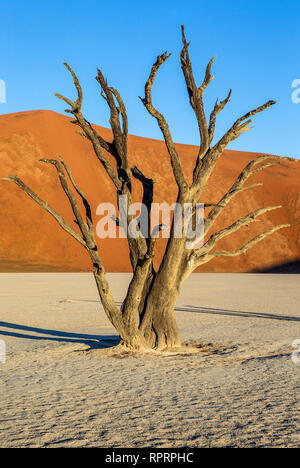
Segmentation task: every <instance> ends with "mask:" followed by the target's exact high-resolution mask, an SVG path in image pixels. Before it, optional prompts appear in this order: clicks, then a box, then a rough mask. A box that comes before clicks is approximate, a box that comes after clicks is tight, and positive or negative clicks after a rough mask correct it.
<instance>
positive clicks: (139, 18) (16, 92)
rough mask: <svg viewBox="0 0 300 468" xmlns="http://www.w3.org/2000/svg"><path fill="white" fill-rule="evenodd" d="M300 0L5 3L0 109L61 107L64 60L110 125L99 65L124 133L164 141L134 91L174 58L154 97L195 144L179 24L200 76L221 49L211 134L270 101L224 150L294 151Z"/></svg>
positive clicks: (66, 82)
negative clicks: (124, 117)
mask: <svg viewBox="0 0 300 468" xmlns="http://www.w3.org/2000/svg"><path fill="white" fill-rule="evenodd" d="M299 18H300V2H299V0H287V1H283V0H272V1H271V0H261V1H258V0H251V1H248V2H241V1H236V0H227V1H224V0H222V1H221V0H212V1H210V2H207V1H202V0H190V1H185V2H183V1H179V0H164V1H157V0H151V1H150V2H148V1H136V0H132V1H120V0H114V1H113V2H104V1H101V0H85V1H78V0H72V1H69V0H60V1H58V0H51V1H49V0H44V1H43V2H41V1H33V0H28V1H20V0H15V1H14V2H11V3H9V2H5V3H4V2H1V30H0V40H1V45H2V47H1V69H0V79H3V80H5V82H6V86H7V102H6V103H5V104H0V113H1V114H6V113H10V112H18V111H26V110H33V109H51V110H54V111H57V112H60V113H63V112H64V109H65V105H64V103H62V102H61V101H59V100H57V98H55V97H54V96H53V93H54V92H59V93H62V94H65V95H67V96H69V97H73V96H74V91H73V87H72V80H71V79H70V76H69V75H68V73H67V71H66V70H65V68H64V67H63V66H62V62H63V61H67V62H68V63H69V64H70V65H71V66H72V67H73V68H74V69H75V71H76V72H77V74H78V76H79V78H80V80H81V84H82V86H83V89H84V94H85V104H84V109H85V113H86V117H87V118H88V119H89V120H90V121H92V122H94V123H98V124H100V125H103V126H108V120H107V117H108V115H107V111H106V108H105V102H104V101H103V99H102V98H100V93H99V89H98V84H97V82H96V81H95V80H94V77H95V74H96V66H97V65H98V66H99V67H100V68H101V69H102V71H103V73H104V75H105V76H106V77H107V78H108V81H109V83H110V84H111V85H112V86H114V87H116V88H118V89H119V91H120V93H121V95H122V96H123V99H124V101H125V103H126V105H127V109H128V116H129V131H130V133H132V134H135V135H141V136H144V137H150V138H157V139H161V134H160V131H159V129H158V128H157V125H156V121H155V120H154V119H153V118H152V117H150V116H149V115H148V113H147V112H146V110H145V108H144V107H143V105H142V103H141V102H140V101H139V99H138V96H139V95H142V94H143V87H144V83H145V81H146V79H147V76H148V74H149V70H150V67H151V65H152V64H153V62H154V61H155V59H156V56H157V55H158V54H160V53H162V52H164V51H166V50H167V51H169V52H171V53H172V57H171V58H170V59H169V60H168V61H167V63H166V64H165V65H164V66H163V68H162V69H161V70H160V72H159V74H158V75H157V79H156V82H155V88H154V89H153V101H154V103H155V105H156V107H158V108H159V109H160V110H161V111H162V112H163V113H164V114H165V116H166V118H167V119H168V121H169V124H170V128H171V131H172V133H173V137H174V140H175V141H177V142H182V143H188V144H198V141H199V136H198V132H197V127H196V123H195V119H194V116H193V113H192V110H191V109H190V107H189V103H188V99H187V93H186V89H185V86H184V81H183V77H182V74H181V69H180V61H179V52H180V48H181V38H180V24H185V25H186V35H187V38H188V39H191V46H190V55H191V58H192V61H193V66H194V72H195V75H196V76H197V77H198V80H199V82H200V81H201V79H202V78H203V73H204V69H205V65H206V63H207V62H208V61H209V59H210V58H211V57H212V56H214V55H217V60H216V62H215V65H214V68H213V74H214V75H215V80H214V81H213V82H212V84H211V85H210V86H209V89H208V92H207V95H206V103H207V109H208V111H209V110H210V109H211V107H212V106H213V104H214V102H215V99H216V98H217V97H219V98H224V97H225V96H226V94H227V92H228V89H229V88H232V90H233V94H232V98H231V102H230V104H229V105H228V106H227V108H226V110H225V111H223V113H222V114H221V115H220V116H219V120H218V125H217V136H221V134H222V132H225V131H226V129H227V128H228V127H229V126H230V125H231V123H232V122H233V121H234V120H235V119H236V118H237V117H239V116H240V115H242V114H244V113H245V112H247V111H248V110H250V109H252V108H254V107H257V106H258V105H261V104H263V103H264V102H265V101H267V100H269V99H274V100H276V101H277V104H276V106H273V107H272V108H271V109H269V110H267V111H265V112H264V113H263V114H261V115H260V116H258V117H256V120H255V128H254V129H253V130H251V131H250V132H247V133H246V134H244V135H243V136H242V137H240V139H238V140H237V141H236V142H234V143H233V144H232V145H231V147H230V148H232V149H240V150H246V151H258V152H267V153H274V154H279V155H283V156H293V157H298V158H299V157H300V138H299V136H300V131H299V130H300V104H298V105H297V104H293V103H292V100H291V93H292V91H293V89H292V86H291V84H292V81H293V80H295V79H299V78H300V47H299V44H300V27H299Z"/></svg>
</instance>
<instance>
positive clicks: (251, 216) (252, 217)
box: [201, 206, 282, 252]
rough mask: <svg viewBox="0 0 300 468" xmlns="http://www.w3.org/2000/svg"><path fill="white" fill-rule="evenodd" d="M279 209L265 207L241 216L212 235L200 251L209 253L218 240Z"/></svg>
mask: <svg viewBox="0 0 300 468" xmlns="http://www.w3.org/2000/svg"><path fill="white" fill-rule="evenodd" d="M279 208H282V207H281V206H267V207H263V208H258V209H257V210H255V211H252V212H251V213H248V214H247V215H246V216H243V217H242V218H240V219H238V220H237V221H235V222H234V223H233V224H231V225H230V226H227V227H226V228H224V229H221V230H220V231H218V232H216V233H214V234H212V235H211V236H210V238H209V239H208V240H207V241H206V242H205V244H204V245H203V247H202V249H203V250H204V251H205V252H210V251H211V250H212V249H213V247H214V246H215V244H216V243H217V242H218V241H219V240H221V239H223V237H226V236H228V235H230V234H233V233H234V232H236V231H238V230H239V229H240V228H242V227H243V226H248V225H249V224H251V223H253V222H255V221H256V218H257V217H258V216H261V215H263V214H265V213H267V212H268V211H273V210H277V209H279ZM202 249H201V250H202Z"/></svg>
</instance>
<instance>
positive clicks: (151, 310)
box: [6, 26, 289, 350]
mask: <svg viewBox="0 0 300 468" xmlns="http://www.w3.org/2000/svg"><path fill="white" fill-rule="evenodd" d="M182 43H183V46H182V50H181V54H180V59H181V68H182V72H183V75H184V79H185V83H186V87H187V91H188V96H189V102H190V105H191V106H192V109H193V111H194V113H195V117H196V119H197V123H198V127H199V134H200V144H199V151H198V154H197V159H196V163H195V167H194V170H193V177H192V182H191V184H189V183H188V182H187V180H186V178H185V175H184V172H183V170H182V166H181V161H180V157H179V154H178V152H177V148H176V146H175V144H174V141H173V139H172V136H171V133H170V130H169V127H168V124H167V121H166V119H165V117H164V116H163V115H162V114H161V113H160V112H159V110H158V109H157V108H156V107H155V106H154V104H153V102H152V95H151V91H152V87H153V84H154V80H155V77H156V74H157V72H158V70H159V68H160V67H161V66H162V65H163V63H164V62H165V61H166V60H167V59H168V58H169V57H170V54H167V53H166V52H165V53H163V54H162V55H159V56H158V57H157V60H156V62H155V63H154V65H153V66H152V68H151V71H150V75H149V78H148V80H147V82H146V85H145V96H144V97H143V98H140V99H141V101H142V103H143V104H144V106H145V108H146V109H147V111H148V112H149V114H150V115H151V116H153V117H154V118H155V119H156V120H157V123H158V125H159V127H160V130H161V132H162V135H163V138H164V142H165V145H166V148H167V151H168V154H169V157H170V163H171V169H172V171H173V175H174V179H175V182H176V184H177V200H176V201H177V204H179V205H180V206H182V207H183V206H184V204H185V203H190V204H192V206H193V207H195V206H196V204H197V203H198V202H200V200H201V195H202V192H203V190H204V188H205V186H206V184H207V182H208V180H209V178H210V176H211V174H212V172H213V171H214V168H215V166H216V163H217V161H218V159H219V158H220V156H221V155H222V153H223V151H224V149H225V148H226V146H227V145H228V144H229V143H231V142H232V141H234V140H235V139H237V138H238V137H239V136H240V135H241V134H242V133H243V132H245V131H247V130H249V129H250V127H249V124H250V123H251V122H252V117H254V116H255V115H256V114H258V113H260V112H262V111H264V110H265V109H267V108H269V107H270V106H272V105H273V104H275V102H274V101H268V102H266V103H265V104H263V105H262V106H260V107H257V108H256V109H254V110H251V111H250V112H248V113H246V114H245V115H243V116H242V117H240V118H239V119H238V120H236V122H235V123H234V124H233V125H232V127H231V128H229V130H228V131H227V132H226V133H225V135H224V136H223V137H222V138H221V139H220V140H219V141H218V142H217V143H215V144H214V145H213V144H212V141H213V137H214V131H215V125H216V119H217V116H218V114H219V113H220V112H221V111H222V110H223V109H224V107H225V106H226V104H227V103H228V102H229V99H230V95H231V90H230V91H229V93H228V95H227V97H226V98H225V99H224V100H223V101H220V102H219V101H218V100H217V102H216V104H215V106H214V108H213V110H212V112H211V114H210V117H209V120H208V119H207V117H206V113H205V109H204V102H203V96H204V92H205V89H206V88H207V86H208V85H209V84H210V82H211V81H212V79H213V76H212V75H211V68H212V64H213V61H214V58H213V59H211V61H210V62H209V63H208V65H207V67H206V71H205V75H204V79H203V82H202V83H201V85H200V86H198V85H197V84H196V81H195V78H194V73H193V70H192V65H191V61H190V57H189V43H188V42H187V41H186V38H185V33H184V27H183V26H182ZM64 65H65V66H66V67H67V69H68V70H69V72H70V73H71V75H72V77H73V80H74V85H75V87H76V90H77V99H76V100H75V101H74V102H73V101H71V100H70V99H68V98H66V97H64V96H61V95H59V94H56V96H57V97H58V98H59V99H61V100H62V101H64V102H65V103H67V104H68V106H69V109H67V111H66V112H69V113H71V114H72V115H73V116H74V118H75V119H74V120H73V121H72V123H74V124H76V125H78V126H79V127H80V131H79V133H80V134H81V135H83V136H84V137H85V138H87V139H88V140H89V141H90V142H91V144H92V146H93V149H94V152H95V154H96V156H97V158H98V160H99V162H100V163H101V164H102V166H103V168H104V170H105V171H106V173H107V174H108V176H109V177H110V179H111V182H112V184H113V185H114V187H115V190H116V195H117V199H119V197H120V196H122V197H125V198H126V200H127V206H130V204H131V202H132V179H133V178H136V179H137V180H138V181H139V182H140V183H141V184H142V187H143V201H144V203H145V204H146V206H147V208H148V209H149V211H150V210H151V204H152V198H153V181H152V180H151V179H148V178H147V177H145V176H144V175H143V173H142V172H141V171H140V170H139V169H138V168H136V167H133V168H131V167H130V163H129V159H128V146H127V137H128V120H127V113H126V108H125V105H124V102H123V100H122V98H121V96H120V94H119V92H118V91H117V90H116V89H114V88H112V87H111V86H108V84H107V81H106V80H105V78H104V76H103V74H102V72H101V70H99V69H98V70H97V76H96V80H97V81H98V83H99V85H100V87H101V95H102V97H103V98H104V99H105V101H106V103H107V105H108V108H109V111H110V126H111V129H112V134H113V140H112V142H109V141H106V140H105V139H104V138H103V137H102V136H101V135H99V134H98V133H97V132H96V130H95V129H94V127H93V126H92V125H91V124H90V123H89V122H88V121H87V120H86V119H85V118H84V116H83V114H82V99H83V95H82V89H81V86H80V83H79V80H78V78H77V76H76V74H75V73H74V71H73V70H72V69H71V67H70V66H69V65H68V64H66V63H65V64H64ZM108 155H111V157H112V158H113V160H114V161H115V163H114V164H111V162H110V161H111V159H109V158H108ZM269 158H270V156H261V157H258V158H257V159H255V160H253V161H251V162H250V163H249V164H248V165H247V166H246V167H245V168H244V169H243V170H242V172H241V173H240V175H239V177H238V178H237V179H236V181H235V182H234V183H233V185H232V187H231V188H230V189H229V190H228V192H227V193H226V194H225V195H224V196H223V197H222V198H221V199H220V200H219V201H217V202H215V203H214V204H211V205H208V206H210V207H211V209H210V211H209V212H208V213H207V214H206V216H205V220H204V231H205V240H204V243H203V246H202V247H201V248H200V249H189V250H188V249H186V235H185V233H184V232H182V236H181V237H180V238H178V237H176V236H175V235H174V230H175V226H174V217H173V222H172V226H171V231H170V236H169V239H168V242H167V246H166V249H165V253H164V256H163V259H162V261H161V264H160V266H159V268H158V270H157V271H156V270H155V269H154V266H153V258H154V252H155V243H156V238H155V236H153V237H151V236H150V238H146V237H145V236H140V237H138V238H134V237H131V236H130V235H129V236H128V246H129V252H130V260H131V265H132V272H133V275H132V279H131V282H130V284H129V287H128V291H127V294H126V297H125V299H124V302H123V304H122V306H121V307H118V306H117V304H116V303H115V301H114V299H113V296H112V293H111V290H110V287H109V284H108V282H107V279H106V274H105V270H104V267H103V263H102V261H101V258H100V255H99V251H98V246H97V242H96V239H95V234H94V225H93V220H92V214H91V208H90V205H89V203H88V200H87V199H86V197H85V195H84V193H83V192H82V190H81V189H80V188H79V186H78V185H77V182H76V181H75V179H74V177H73V175H72V172H71V169H70V168H69V167H68V166H67V164H66V163H65V162H64V161H63V159H62V158H61V157H59V158H58V159H42V160H41V161H42V162H44V163H48V164H52V165H53V166H54V167H55V169H56V171H57V174H58V177H59V180H60V183H61V186H62V189H63V190H64V192H65V194H66V197H67V198H68V200H69V203H70V206H71V208H72V211H73V214H74V216H75V219H76V225H77V227H75V228H74V227H72V226H70V225H69V224H68V223H67V222H66V221H65V220H64V219H63V218H62V217H61V216H60V215H59V213H57V212H56V211H55V210H54V209H53V208H51V207H50V206H49V205H48V204H47V203H46V202H45V201H43V200H41V199H40V198H39V197H38V195H36V194H35V193H34V192H33V191H32V190H31V189H30V188H29V187H28V186H27V185H25V184H24V182H22V181H21V180H20V179H19V178H18V177H16V176H9V177H7V178H6V180H10V181H12V182H14V183H15V184H17V185H18V186H19V187H20V188H21V189H22V190H24V191H25V192H26V193H27V194H28V195H29V196H30V197H31V198H32V199H33V200H34V201H35V202H36V203H38V204H39V205H40V206H41V207H42V208H43V209H44V210H46V211H47V212H48V213H49V214H50V215H52V216H53V217H54V218H55V219H56V221H57V222H58V224H59V225H60V226H61V228H62V229H64V230H65V231H66V232H67V233H69V234H70V235H71V236H72V237H73V238H74V239H76V240H77V241H78V242H79V243H80V244H81V245H82V246H83V247H84V248H85V249H86V250H87V252H88V254H89V256H90V258H91V261H92V264H93V273H94V277H95V280H96V284H97V288H98V292H99V296H100V299H101V302H102V305H103V308H104V311H105V313H106V315H107V317H108V319H109V320H110V322H111V323H112V324H113V326H114V327H115V328H116V330H117V332H118V334H119V335H120V339H121V344H123V345H124V346H126V347H127V348H129V349H134V350H143V349H144V350H145V349H159V350H164V349H170V348H176V347H179V346H180V344H181V340H180V334H179V331H178V328H177V324H176V321H175V317H174V305H175V302H176V300H177V298H178V295H179V292H180V287H181V284H182V282H183V281H184V279H185V278H186V277H187V276H188V275H189V274H191V273H192V272H193V271H194V270H195V269H196V268H197V267H199V266H200V265H203V264H204V263H207V262H209V261H210V260H212V259H214V258H216V257H221V256H236V255H240V254H243V253H245V252H247V250H248V249H249V248H250V247H253V246H254V245H255V244H257V243H258V242H259V241H260V240H262V239H265V238H266V237H267V236H269V235H270V234H272V233H274V232H275V231H277V230H279V229H282V228H284V227H288V226H289V225H280V226H275V227H273V228H272V229H269V230H268V231H265V232H263V233H261V234H260V235H258V236H256V237H254V238H252V239H251V240H250V241H249V242H247V243H246V244H245V245H243V246H240V247H237V249H236V250H234V251H223V250H218V249H217V244H218V242H219V241H220V240H221V239H223V238H224V237H226V236H228V235H230V234H232V233H234V232H236V231H238V230H239V229H240V228H242V227H243V226H246V225H249V224H250V223H252V222H255V221H256V220H257V218H258V217H259V216H261V215H263V214H264V213H266V212H268V211H271V210H275V209H278V208H280V206H271V207H264V208H258V209H257V210H255V211H253V212H251V213H249V214H247V215H246V216H243V217H242V218H240V219H238V220H237V221H235V222H234V223H233V224H231V225H230V226H227V227H225V228H224V229H222V230H219V231H217V232H213V233H211V232H212V231H211V230H212V227H213V225H214V223H215V221H216V220H217V218H218V217H219V215H220V214H221V213H222V211H223V210H224V209H225V208H226V207H227V205H228V204H229V202H230V201H231V200H232V199H233V198H234V197H235V196H236V195H238V194H239V193H241V192H242V191H245V190H248V189H252V188H254V187H256V186H258V185H261V184H260V183H251V184H248V185H245V183H246V181H247V180H248V178H249V177H251V176H252V175H253V174H255V173H257V172H258V171H261V170H263V169H265V168H266V167H270V166H272V165H274V164H277V163H278V162H279V161H278V160H273V161H267V160H268V159H269ZM75 194H76V196H75ZM79 199H81V202H82V203H81V202H79V201H78V200H79ZM194 215H195V210H194V211H193V213H192V215H191V216H194ZM133 218H134V217H133V216H132V215H131V214H129V213H128V212H127V213H126V223H127V226H128V225H129V224H130V223H131V221H133ZM116 222H118V220H116ZM137 228H138V226H137ZM159 229H160V226H158V230H159Z"/></svg>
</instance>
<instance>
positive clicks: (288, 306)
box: [0, 273, 300, 447]
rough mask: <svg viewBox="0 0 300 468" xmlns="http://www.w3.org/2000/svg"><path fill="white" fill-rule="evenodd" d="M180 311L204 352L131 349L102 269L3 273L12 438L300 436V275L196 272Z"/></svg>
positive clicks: (2, 408) (1, 433)
mask: <svg viewBox="0 0 300 468" xmlns="http://www.w3.org/2000/svg"><path fill="white" fill-rule="evenodd" d="M109 279H110V282H111V285H112V290H113V293H114V296H115V298H116V301H118V302H119V301H121V300H122V298H123V296H124V293H125V290H126V286H127V284H128V282H129V280H130V275H128V274H110V275H109ZM176 316H177V320H178V324H179V327H180V330H181V333H182V337H183V339H184V340H188V341H192V342H197V343H201V344H202V346H203V348H201V351H202V352H199V353H197V354H193V355H180V356H166V357H161V356H149V355H146V356H129V357H126V358H122V359H120V358H117V357H116V355H114V352H113V351H112V349H111V348H109V346H113V345H115V344H116V343H117V337H116V335H115V332H114V329H113V328H112V327H111V325H110V323H109V322H108V320H107V319H106V317H105V315H104V312H103V309H102V307H101V306H100V304H99V301H98V297H97V292H96V288H95V285H94V280H93V277H92V275H91V274H88V273H83V274H81V273H74V274H65V273H58V274H56V273H52V274H51V273H49V274H48V273H42V274H39V273H34V274H29V273H27V274H22V273H20V274H1V275H0V339H2V340H4V341H5V343H6V349H7V356H6V362H5V363H0V379H1V381H0V392H1V399H0V446H1V447H270V446H273V447H299V446H300V430H299V427H300V425H299V422H300V403H299V399H300V398H299V391H300V364H294V363H293V362H292V359H291V353H292V352H293V351H295V349H293V347H292V342H293V341H294V340H296V339H300V288H299V275H271V274H270V275H263V274H260V275H258V274H257V275H256V274H194V275H192V276H191V277H190V278H189V279H188V280H187V281H186V283H185V285H184V287H183V291H182V295H181V298H180V300H179V301H178V303H177V307H176Z"/></svg>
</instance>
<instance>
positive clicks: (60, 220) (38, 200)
mask: <svg viewBox="0 0 300 468" xmlns="http://www.w3.org/2000/svg"><path fill="white" fill-rule="evenodd" d="M3 180H8V181H11V182H14V183H15V184H16V185H18V186H19V187H20V188H21V189H22V190H23V191H24V192H25V193H27V195H29V196H30V197H31V198H32V199H33V200H34V201H35V202H36V203H37V204H38V205H40V206H41V207H42V208H43V209H44V210H45V211H47V212H48V213H49V214H50V215H51V216H53V218H54V219H55V220H56V221H57V222H58V224H59V225H60V227H61V228H62V229H63V230H64V231H66V232H67V233H68V234H70V235H71V236H72V237H73V238H74V239H76V240H77V242H79V244H81V245H83V247H85V248H87V245H86V243H85V241H84V239H83V238H82V237H81V236H80V235H79V234H78V233H77V232H76V231H74V229H72V228H71V226H69V225H68V223H66V221H65V220H64V219H63V217H62V216H61V215H60V214H58V213H57V212H56V211H55V210H54V209H53V208H51V206H49V205H48V203H46V202H45V201H44V200H42V199H41V198H40V197H39V196H38V195H37V194H36V193H34V192H33V191H32V190H31V189H30V188H29V187H28V186H27V185H25V184H24V182H23V181H22V180H21V179H19V177H17V176H14V175H11V176H8V177H4V178H3Z"/></svg>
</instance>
